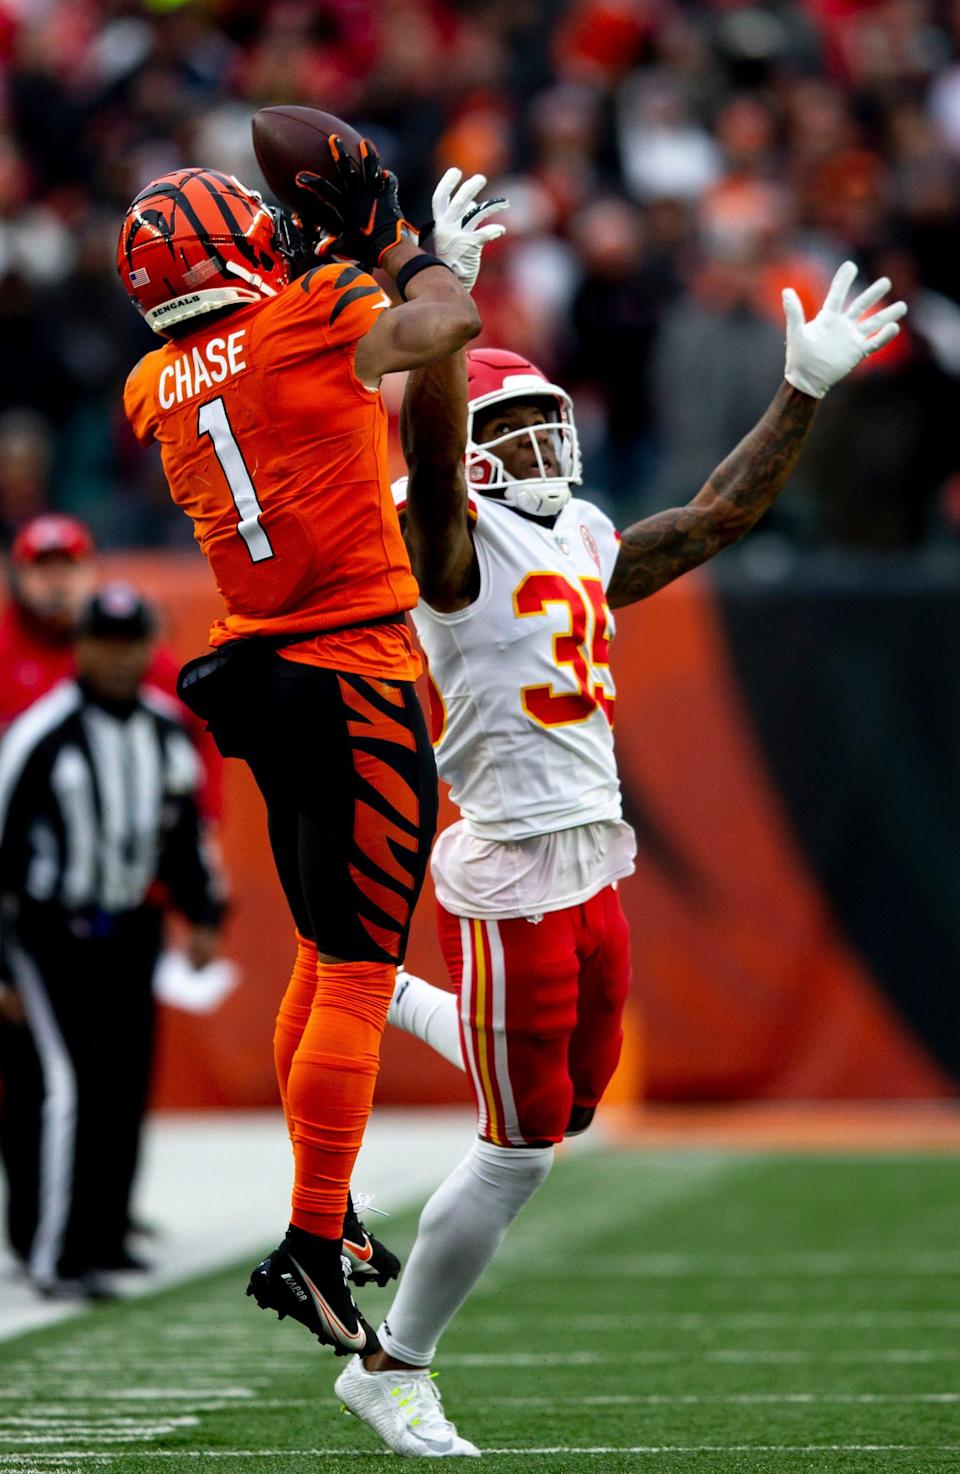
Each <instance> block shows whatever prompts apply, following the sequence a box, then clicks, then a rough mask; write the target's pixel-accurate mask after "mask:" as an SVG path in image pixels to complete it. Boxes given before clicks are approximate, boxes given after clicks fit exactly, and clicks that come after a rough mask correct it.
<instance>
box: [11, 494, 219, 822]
mask: <svg viewBox="0 0 960 1474" xmlns="http://www.w3.org/2000/svg"><path fill="white" fill-rule="evenodd" d="M93 555H94V546H93V538H92V537H91V535H90V531H89V529H88V528H87V527H86V526H85V525H84V524H83V523H82V522H80V521H79V520H78V519H77V518H76V517H65V516H62V515H60V514H59V513H55V512H51V513H45V514H44V515H43V516H40V517H34V518H33V519H32V520H31V521H30V522H27V523H26V524H25V525H24V526H23V527H22V528H21V529H20V531H19V532H18V533H17V536H16V537H15V539H14V541H13V546H12V548H11V550H10V566H9V583H10V603H9V604H8V606H7V608H6V610H5V611H4V613H3V614H2V615H0V737H2V735H3V733H4V732H5V731H6V729H7V727H9V725H10V723H11V722H12V721H13V720H14V719H15V718H16V717H18V716H19V715H20V713H21V712H22V711H25V710H26V708H27V707H28V706H31V705H32V704H33V702H34V701H37V700H39V698H40V697H41V696H45V695H46V693H47V692H48V691H49V690H50V689H51V687H52V686H55V685H56V684H57V682H58V681H62V680H64V679H66V677H68V676H71V675H72V674H73V668H74V656H73V647H74V638H75V630H76V622H77V617H78V615H79V613H80V610H81V608H82V607H83V605H84V604H85V603H86V601H87V599H88V598H89V597H90V595H91V594H92V593H93V591H94V587H95V585H96V581H97V578H96V569H95V565H94V558H93ZM178 672H179V661H178V660H177V659H176V657H175V656H174V655H173V654H172V653H171V652H170V651H169V650H166V649H164V648H163V647H162V646H158V647H157V648H156V650H155V652H154V655H153V659H152V660H151V662H150V668H149V670H148V672H147V677H146V679H147V683H148V684H149V685H151V686H156V687H158V688H159V689H160V690H161V691H164V692H166V694H167V695H169V696H172V697H174V698H176V685H177V675H178ZM177 705H178V707H179V706H180V703H179V702H177ZM180 709H181V714H182V717H183V722H184V726H185V727H186V728H187V730H188V731H189V733H190V736H191V737H192V738H193V740H194V743H195V744H196V747H197V750H198V751H199V753H200V756H201V758H202V760H203V765H204V770H205V781H204V785H203V790H202V793H201V808H202V811H203V813H204V815H205V816H206V817H207V818H208V819H217V818H219V817H220V815H221V810H222V787H223V760H222V758H221V757H220V755H219V753H218V752H217V750H216V748H215V746H214V744H213V742H212V741H211V739H210V737H209V735H208V734H207V733H206V732H205V731H204V729H203V724H202V723H201V722H198V720H197V718H196V717H195V716H193V714H192V713H191V712H188V711H187V710H186V708H185V707H181V708H180Z"/></svg>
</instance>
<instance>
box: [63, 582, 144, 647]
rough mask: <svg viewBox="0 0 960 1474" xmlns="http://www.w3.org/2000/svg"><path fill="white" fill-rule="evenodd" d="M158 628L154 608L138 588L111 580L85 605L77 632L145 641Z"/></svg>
mask: <svg viewBox="0 0 960 1474" xmlns="http://www.w3.org/2000/svg"><path fill="white" fill-rule="evenodd" d="M156 627H157V621H156V617H155V616H154V613H153V610H152V609H151V608H150V605H149V604H148V603H147V601H146V599H143V598H141V596H140V595H139V594H138V593H137V591H136V589H134V588H131V586H130V585H129V584H128V583H108V584H107V585H106V586H105V587H104V588H102V589H98V590H97V592H96V593H95V594H94V595H93V598H92V599H88V600H87V603H86V604H85V605H84V606H83V610H82V611H81V614H80V618H79V620H78V622H77V634H78V635H79V636H80V637H83V636H84V635H92V636H93V637H94V638H95V639H101V640H143V639H146V638H147V637H148V636H149V635H152V634H153V633H154V631H155V630H156Z"/></svg>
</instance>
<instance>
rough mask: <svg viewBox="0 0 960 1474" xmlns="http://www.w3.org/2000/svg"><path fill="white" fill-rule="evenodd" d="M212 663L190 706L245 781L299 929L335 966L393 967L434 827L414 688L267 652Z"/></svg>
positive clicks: (429, 761)
mask: <svg viewBox="0 0 960 1474" xmlns="http://www.w3.org/2000/svg"><path fill="white" fill-rule="evenodd" d="M245 643H246V644H247V645H248V646H255V645H256V641H252V640H251V641H247V642H245ZM214 658H215V657H214ZM223 660H224V665H223V666H222V667H221V668H220V669H219V670H218V671H216V674H215V677H214V679H212V680H211V682H210V684H209V688H208V693H207V702H206V703H205V702H204V701H203V700H202V699H201V701H200V702H198V704H196V705H194V709H195V710H197V711H198V712H199V714H200V715H202V716H203V717H205V718H206V720H207V721H208V722H209V725H210V730H211V731H212V733H213V736H214V738H215V740H216V742H217V745H218V747H219V748H220V751H221V752H222V753H223V754H224V755H225V756H227V757H242V758H244V759H245V760H246V762H247V763H248V764H249V766H250V768H251V770H252V772H253V776H254V778H255V779H256V782H257V786H258V788H259V789H260V792H261V793H262V794H263V796H264V799H265V801H266V805H267V821H268V827H269V831H270V843H271V846H272V848H273V855H274V860H275V862H276V866H277V871H278V873H279V876H280V883H281V885H282V886H283V889H284V893H285V895H286V898H287V901H288V903H289V905H290V910H291V911H292V913H293V918H294V921H295V923H296V926H297V930H298V931H299V932H300V934H301V935H302V936H304V937H307V938H309V939H310V940H312V941H314V942H316V944H317V947H318V948H319V950H320V951H321V952H322V953H327V954H328V955H330V956H333V957H339V958H343V959H344V960H345V961H353V962H400V961H402V959H403V955H404V951H405V949H406V945H407V935H408V932H409V929H410V920H411V917H412V914H413V909H414V906H415V905H416V902H417V897H418V896H419V894H420V890H421V887H422V885H423V880H424V876H425V874H426V868H427V861H428V858H429V855H430V846H431V844H432V842H433V836H434V832H435V830H436V822H437V772H436V765H435V763H434V759H433V750H432V748H431V746H430V740H429V737H428V736H427V731H426V724H425V722H424V719H423V713H422V711H421V709H420V703H419V701H418V699H417V694H416V690H415V689H414V686H413V684H412V683H411V682H409V681H382V680H376V679H373V678H371V677H367V676H357V675H347V674H344V673H342V672H339V671H333V670H325V669H321V668H319V667H317V666H311V665H303V664H300V663H295V662H293V661H290V660H285V659H283V658H282V657H281V656H279V655H277V654H276V653H274V652H273V651H270V650H261V651H257V650H241V651H238V652H236V653H234V654H228V655H226V656H224V657H223ZM188 669H189V667H188ZM181 689H182V688H181ZM183 694H184V697H185V699H186V700H187V703H188V705H193V704H194V703H193V702H191V700H190V694H191V693H190V690H189V689H188V690H186V691H183ZM194 696H195V697H196V693H195V692H194Z"/></svg>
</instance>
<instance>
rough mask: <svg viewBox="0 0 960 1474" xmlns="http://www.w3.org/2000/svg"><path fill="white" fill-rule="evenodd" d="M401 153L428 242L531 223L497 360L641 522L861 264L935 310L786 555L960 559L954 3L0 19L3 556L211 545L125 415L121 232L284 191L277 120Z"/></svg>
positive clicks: (859, 384) (284, 0) (513, 245)
mask: <svg viewBox="0 0 960 1474" xmlns="http://www.w3.org/2000/svg"><path fill="white" fill-rule="evenodd" d="M278 102H290V103H305V104H312V105H316V106H322V107H323V108H325V109H326V110H328V111H331V112H334V113H337V114H339V115H341V116H343V117H345V118H347V119H349V120H350V121H351V122H352V123H353V124H354V125H355V126H356V127H358V128H359V129H360V130H361V131H362V132H366V133H368V134H369V135H370V136H372V137H373V138H374V140H375V141H376V143H377V144H378V146H379V148H380V150H381V153H382V155H383V156H384V159H385V161H386V162H387V163H388V164H389V165H390V166H391V167H392V168H394V170H395V172H396V173H397V174H398V176H399V179H400V186H401V201H402V203H403V205H404V208H405V211H406V213H407V214H408V215H409V216H410V218H411V219H413V220H414V221H415V222H419V221H420V220H422V219H424V218H426V217H427V216H428V215H429V204H430V194H431V190H432V186H433V184H434V182H435V181H436V179H437V178H438V177H439V174H440V173H441V172H442V170H443V169H444V168H446V167H447V166H448V165H449V164H451V163H455V164H457V165H459V166H460V167H461V168H463V169H464V170H466V171H468V172H472V171H474V170H480V171H482V172H484V173H486V174H487V175H488V176H489V177H490V179H491V181H492V185H493V187H495V188H496V191H497V192H499V193H504V194H506V195H507V196H508V197H509V199H510V203H511V210H510V214H509V215H508V216H505V217H504V218H505V220H506V222H507V223H508V225H509V234H508V236H507V237H506V238H505V239H504V241H502V242H500V243H498V244H497V245H495V246H494V247H493V248H492V249H491V250H490V251H489V252H488V255H487V258H486V261H485V265H484V271H483V273H482V276H481V280H480V283H479V285H478V288H477V297H478V299H479V301H480V305H481V310H482V313H483V317H484V324H485V328H484V341H487V342H490V343H496V344H497V345H499V346H503V347H509V348H512V349H515V350H517V351H519V352H522V353H524V354H525V355H527V356H529V357H532V358H533V359H535V360H536V361H537V362H538V363H539V364H540V365H541V367H543V368H544V369H545V370H546V371H547V372H548V373H550V374H551V375H555V376H556V377H558V378H559V379H560V380H561V381H562V382H564V383H565V384H566V385H567V386H568V387H570V388H571V389H572V390H573V392H574V395H575V400H576V407H577V417H578V424H579V427H580V433H581V439H582V441H583V449H584V455H585V464H586V488H587V490H588V491H589V492H590V493H591V494H593V495H595V496H597V498H598V499H599V500H601V501H602V502H603V503H604V504H605V505H606V506H607V507H608V509H609V510H610V511H611V512H612V514H613V515H614V516H615V517H616V518H617V519H618V520H620V521H621V522H625V521H627V520H629V519H631V518H633V517H634V516H636V515H639V514H644V513H647V512H650V511H653V510H656V509H657V508H659V507H662V506H666V505H671V504H674V503H676V502H677V501H682V500H686V499H687V498H688V497H690V496H691V495H693V494H694V493H695V492H696V491H697V490H698V489H699V487H700V485H701V483H702V482H703V480H704V479H705V478H706V476H707V474H708V473H709V471H710V470H711V469H712V467H713V466H714V465H715V464H716V462H717V461H718V460H720V459H721V458H722V456H723V455H724V454H725V453H726V451H727V450H729V449H730V448H731V447H732V445H733V444H734V443H735V442H736V440H737V439H738V438H739V437H740V436H741V435H742V434H743V433H744V432H745V431H746V430H748V429H749V428H750V426H751V425H752V424H753V422H754V421H755V419H756V418H757V416H758V415H759V414H760V413H761V412H762V410H763V408H764V407H765V405H766V404H767V403H768V401H769V399H770V397H771V395H772V392H773V390H774V388H775V387H776V385H777V383H778V382H779V379H780V376H781V373H782V364H783V339H784V332H783V320H782V313H781V306H780V290H781V288H782V287H783V286H784V285H785V284H787V283H790V284H792V285H793V286H794V287H796V288H797V290H798V292H799V294H800V297H801V299H802V301H803V303H804V306H805V308H806V309H807V311H808V313H813V312H814V311H815V310H816V308H817V306H818V305H819V302H820V299H821V297H822V294H823V291H824V288H825V285H826V283H827V282H828V280H829V278H830V276H831V275H832V273H833V271H834V270H835V268H836V266H837V265H838V264H839V263H840V262H841V261H842V260H843V259H845V258H846V257H848V256H850V257H853V258H854V259H855V260H856V261H857V263H858V264H859V265H860V267H861V268H862V270H863V271H864V272H865V273H867V274H868V275H878V274H880V273H885V274H887V275H889V276H890V277H891V278H892V280H893V291H894V293H895V294H896V295H898V296H903V297H905V298H907V299H908V300H909V302H910V305H911V312H910V316H909V318H908V320H907V326H906V330H905V331H904V332H903V333H902V334H901V336H900V338H899V339H898V340H897V341H896V342H895V343H894V344H893V345H891V347H890V348H889V349H887V350H885V351H884V352H883V353H881V354H879V355H877V357H876V358H874V359H870V360H868V361H867V362H866V363H865V364H864V365H863V366H862V367H861V369H859V370H858V371H857V373H855V374H854V375H853V376H852V377H851V379H850V380H849V381H847V382H845V383H844V384H843V385H841V386H839V387H838V388H837V389H835V390H834V391H833V393H832V394H831V395H830V396H829V398H828V399H827V401H826V402H825V404H824V406H823V407H822V410H821V412H820V415H819V417H818V424H817V426H816V430H815V433H814V435H813V437H812V439H811V442H810V445H809V447H808V450H807V451H806V452H805V455H804V459H803V462H802V466H801V469H800V471H799V472H798V474H797V476H796V478H795V483H794V486H793V488H792V490H791V492H790V493H789V494H788V495H787V496H786V497H785V498H784V499H783V500H782V502H781V504H780V505H779V506H778V507H777V508H776V509H775V511H774V513H773V516H772V519H771V522H770V528H771V530H772V532H773V533H775V534H779V535H780V537H781V538H789V539H791V540H794V541H797V542H799V543H805V544H812V545H820V544H823V543H833V544H837V543H842V544H847V545H854V546H859V547H878V548H897V547H910V546H918V545H926V544H929V543H930V542H934V543H936V542H941V543H946V542H950V541H951V540H954V539H956V538H957V536H958V534H960V453H958V451H957V449H956V440H955V435H954V426H955V424H956V423H957V420H958V417H960V273H958V269H957V262H958V261H960V3H958V0H753V3H745V0H179V3H178V0H0V341H2V344H3V352H2V355H0V537H2V539H3V540H4V541H5V542H6V541H9V538H10V537H11V535H12V534H13V533H14V532H15V531H16V528H17V527H18V526H19V525H20V524H22V522H23V521H24V520H25V519H26V518H28V517H30V516H32V515H34V514H36V513H38V512H40V511H43V510H45V509H47V508H55V509H57V510H60V511H65V512H70V513H74V514H78V515H80V516H82V517H83V518H85V519H86V520H87V521H88V522H89V523H90V524H91V525H92V527H93V528H94V531H95V533H96V536H97V539H98V541H99V542H100V543H102V544H103V545H104V546H108V547H109V546H128V545H136V544H149V545H160V546H174V547H175V546H182V545H184V544H185V543H188V542H189V540H190V528H189V524H188V523H187V520H186V519H185V518H183V517H182V516H181V514H180V513H178V512H177V511H176V509H175V508H174V507H173V506H172V504H171V503H170V502H169V498H168V496H167V493H166V491H165V488H164V485H163V481H162V476H161V474H160V470H159V466H158V464H157V462H156V460H155V459H154V458H153V456H152V455H149V454H147V453H145V452H143V451H141V450H140V449H139V448H138V447H137V446H136V444H135V443H134V441H133V439H132V437H131V435H130V434H129V432H128V430H127V428H126V426H125V423H124V420H123V415H122V409H121V403H120V391H121V387H122V383H123V380H124V377H125V375H126V373H127V371H128V370H129V368H130V367H131V366H132V365H133V363H134V362H135V361H136V360H137V358H138V357H139V356H140V355H141V354H142V353H143V352H145V351H147V350H148V349H149V348H150V347H151V346H153V345H154V344H155V342H156V340H155V339H154V338H153V336H152V335H151V333H150V332H149V331H148V330H147V329H146V328H145V327H144V326H143V324H142V323H141V322H140V320H139V319H138V318H137V317H136V315H135V314H134V312H133V311H132V310H131V308H130V306H129V305H128V303H127V301H126V299H125V297H124V295H123V293H122V291H121V289H120V287H119V284H118V282H117V279H116V276H115V272H114V254H115V247H116V237H117V232H118V228H119V224H120V220H121V218H122V215H123V212H124V209H125V207H126V205H127V204H128V202H129V200H130V199H131V197H132V196H133V195H134V194H135V193H136V191H137V190H138V189H139V188H140V187H141V186H142V185H143V184H144V183H145V182H146V181H147V180H148V179H150V178H152V177H154V176H155V175H158V174H161V173H164V172H165V171H167V170H169V169H172V168H175V167H177V166H179V165H190V164H204V165H209V166H212V167H217V168H220V169H225V170H227V171H228V172H231V173H235V174H236V175H237V176H238V177H240V178H241V179H243V180H244V181H248V182H251V183H254V184H255V185H257V186H258V187H262V181H261V180H260V176H259V171H258V169H257V166H256V163H255V160H254V159H253V156H252V151H251V146H250V127H249V123H250V117H251V114H252V113H253V112H254V111H255V110H256V109H257V108H258V107H261V106H264V105H266V104H270V103H278Z"/></svg>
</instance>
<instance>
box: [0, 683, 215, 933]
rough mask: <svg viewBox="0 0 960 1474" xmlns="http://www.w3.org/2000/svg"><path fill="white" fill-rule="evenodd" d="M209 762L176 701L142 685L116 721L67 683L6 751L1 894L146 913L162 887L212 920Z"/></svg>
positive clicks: (71, 907)
mask: <svg viewBox="0 0 960 1474" xmlns="http://www.w3.org/2000/svg"><path fill="white" fill-rule="evenodd" d="M201 779H202V765H201V763H200V759H199V757H198V755H197V752H196V749H195V748H194V746H193V744H192V742H191V741H190V739H189V737H188V736H187V735H186V733H185V732H184V730H183V728H182V727H181V725H180V723H179V720H178V719H177V715H176V707H175V706H174V704H173V702H172V701H171V700H170V699H169V698H168V697H167V696H165V695H164V694H163V693H162V692H160V691H156V690H154V689H153V688H151V687H149V686H148V687H143V688H142V689H141V692H140V695H139V698H138V700H137V702H136V704H135V705H134V707H133V709H132V710H131V711H130V712H129V713H127V714H122V715H118V714H117V713H116V712H113V711H111V710H110V709H109V707H108V706H106V705H101V704H99V703H98V702H97V701H96V699H95V698H93V697H91V696H89V695H88V694H87V693H86V692H85V691H84V689H83V688H82V686H81V685H80V684H78V682H76V681H64V682H62V683H61V684H60V685H59V686H55V687H54V689H53V690H52V691H51V692H50V693H49V694H48V695H47V696H45V697H43V698H42V699H41V700H40V701H38V702H36V703H35V704H34V705H33V706H31V707H29V708H28V710H27V711H25V712H24V713H23V715H22V716H20V717H18V719H17V720H16V721H15V722H14V723H13V724H12V726H10V727H9V728H8V730H7V732H6V734H5V736H4V738H3V741H2V743H0V892H2V893H3V895H4V897H5V899H6V900H7V905H8V907H9V901H10V900H11V899H12V900H13V901H14V903H15V904H16V903H27V904H31V903H32V904H37V905H51V906H54V907H58V908H60V910H61V911H62V912H64V913H67V914H69V915H79V914H84V913H87V914H89V913H92V912H97V913H100V914H107V915H118V914H121V913H125V912H129V911H133V910H136V909H137V908H138V907H140V906H142V905H143V904H144V902H145V900H146V898H147V894H148V892H149V891H150V889H151V887H152V886H154V884H155V883H156V882H157V881H160V882H162V883H163V884H164V886H165V888H166V889H167V891H168V892H169V895H170V897H171V899H172V901H173V904H174V905H175V906H176V907H177V908H178V909H179V910H180V911H182V912H183V914H184V915H185V916H186V917H187V919H188V920H190V921H192V922H196V923H199V924H216V923H217V922H218V921H219V920H220V918H221V916H222V913H223V898H222V886H221V880H220V876H219V873H218V871H217V868H216V866H215V864H214V863H213V862H212V859H211V856H210V854H209V853H208V852H207V850H206V848H205V845H204V841H203V836H202V832H201V827H200V820H199V815H198V810H197V801H196V798H197V790H198V787H199V785H200V782H201Z"/></svg>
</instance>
